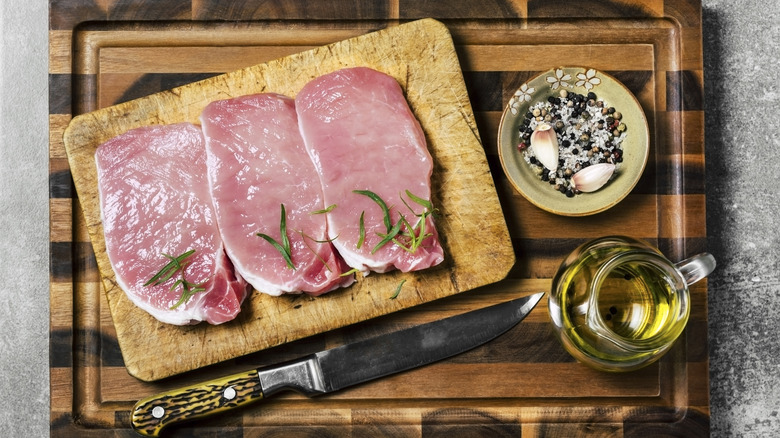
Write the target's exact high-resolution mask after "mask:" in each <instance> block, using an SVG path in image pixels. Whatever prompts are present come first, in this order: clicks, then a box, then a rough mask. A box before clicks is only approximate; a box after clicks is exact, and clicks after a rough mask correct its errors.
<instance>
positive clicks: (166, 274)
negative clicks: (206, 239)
mask: <svg viewBox="0 0 780 438" xmlns="http://www.w3.org/2000/svg"><path fill="white" fill-rule="evenodd" d="M194 253H195V250H194V249H191V250H189V251H186V252H184V253H182V254H181V255H179V256H177V257H174V256H172V255H170V254H165V253H163V255H164V256H165V257H166V258H167V259H168V260H170V262H168V264H167V265H165V266H163V268H162V269H160V271H158V272H157V273H156V274H154V276H153V277H152V278H150V279H149V281H147V282H146V283H144V286H152V285H159V284H162V283H165V282H166V281H168V280H169V279H170V278H171V277H173V276H174V275H175V274H176V273H179V274H180V275H181V278H180V279H178V280H176V281H175V282H174V283H173V286H171V288H170V290H174V289H176V288H177V287H179V286H181V287H182V293H181V296H180V297H179V301H177V302H176V304H174V305H173V306H171V307H170V309H171V310H173V309H175V308H177V307H179V306H180V305H182V304H184V303H186V302H187V301H189V299H190V298H192V296H193V295H195V294H196V293H198V292H203V291H205V290H206V289H205V288H203V287H202V286H203V283H198V284H195V283H190V282H189V281H187V279H186V278H184V268H186V267H187V263H186V262H185V261H186V260H187V258H189V257H190V256H191V255H193V254H194Z"/></svg>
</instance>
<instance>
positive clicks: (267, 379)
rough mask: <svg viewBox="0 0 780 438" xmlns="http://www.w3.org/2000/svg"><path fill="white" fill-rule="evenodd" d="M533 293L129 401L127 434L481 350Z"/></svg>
mask: <svg viewBox="0 0 780 438" xmlns="http://www.w3.org/2000/svg"><path fill="white" fill-rule="evenodd" d="M542 295H544V293H543V292H539V293H536V294H533V295H529V296H526V297H523V298H519V299H515V300H512V301H507V302H504V303H501V304H496V305H493V306H490V307H485V308H482V309H478V310H474V311H471V312H467V313H463V314H460V315H456V316H452V317H449V318H445V319H442V320H438V321H433V322H429V323H427V324H422V325H418V326H414V327H410V328H407V329H404V330H400V331H397V332H393V333H388V334H384V335H380V336H377V337H374V338H370V339H366V340H364V341H360V342H355V343H351V344H346V345H342V346H340V347H335V348H331V349H329V350H325V351H320V352H319V353H314V354H311V355H308V356H304V357H302V358H299V359H296V360H292V361H290V362H286V363H283V364H279V365H273V366H269V367H263V368H258V369H256V370H251V371H246V372H242V373H238V374H233V375H231V376H227V377H222V378H218V379H214V380H211V381H208V382H203V383H199V384H196V385H192V386H188V387H186V388H180V389H174V390H172V391H168V392H164V393H161V394H158V395H154V396H151V397H147V398H145V399H143V400H140V401H139V402H138V403H136V405H135V407H134V408H133V413H132V418H131V420H132V424H133V429H135V431H136V432H138V433H139V434H141V435H144V436H151V437H155V436H159V434H160V432H161V431H162V430H163V428H165V427H167V426H170V425H171V424H175V423H180V422H183V421H189V420H193V419H196V418H201V417H205V416H207V415H212V414H216V413H219V412H224V411H226V410H229V409H234V408H238V407H241V406H245V405H247V404H249V403H252V402H255V401H258V400H261V399H263V398H266V397H268V396H270V395H271V394H273V393H275V392H277V391H280V390H283V389H290V390H295V391H298V392H300V393H303V394H305V395H307V396H315V395H320V394H327V393H329V392H333V391H338V390H340V389H342V388H346V387H347V386H352V385H356V384H358V383H362V382H366V381H369V380H373V379H377V378H380V377H384V376H387V375H390V374H394V373H397V372H400V371H404V370H409V369H412V368H417V367H420V366H423V365H426V364H429V363H432V362H436V361H438V360H441V359H445V358H448V357H450V356H454V355H456V354H460V353H463V352H465V351H467V350H470V349H472V348H474V347H477V346H479V345H482V344H484V343H486V342H488V341H490V340H492V339H494V338H496V337H497V336H499V335H501V334H502V333H504V332H506V331H507V330H509V329H511V328H512V327H514V326H515V325H516V324H517V323H519V322H520V321H522V320H523V318H525V317H526V315H528V314H529V313H530V312H531V310H532V309H533V308H534V307H535V306H536V304H537V303H538V302H539V300H540V299H541V298H542Z"/></svg>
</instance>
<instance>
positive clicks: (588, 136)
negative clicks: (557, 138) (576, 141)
mask: <svg viewBox="0 0 780 438" xmlns="http://www.w3.org/2000/svg"><path fill="white" fill-rule="evenodd" d="M588 140H590V135H588V133H587V132H583V133H582V135H581V136H580V141H581V142H583V143H586V142H587V141H588Z"/></svg>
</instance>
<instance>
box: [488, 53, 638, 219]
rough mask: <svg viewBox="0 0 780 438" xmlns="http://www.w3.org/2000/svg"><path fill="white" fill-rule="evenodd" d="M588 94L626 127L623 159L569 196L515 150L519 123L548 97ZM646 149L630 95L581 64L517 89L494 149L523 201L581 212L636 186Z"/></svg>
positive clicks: (598, 208)
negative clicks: (594, 186) (595, 184)
mask: <svg viewBox="0 0 780 438" xmlns="http://www.w3.org/2000/svg"><path fill="white" fill-rule="evenodd" d="M563 89H565V90H567V91H568V92H569V93H572V92H574V93H579V94H587V93H588V92H591V91H592V92H594V93H596V95H597V96H598V99H601V100H603V101H604V102H605V103H607V104H608V105H609V106H612V107H614V108H616V109H617V110H618V111H620V112H621V113H622V114H623V117H622V120H621V121H622V122H624V123H625V124H626V126H627V127H628V129H627V130H626V132H625V138H624V139H623V143H622V148H623V161H622V162H621V163H620V165H619V167H618V169H617V171H616V172H615V175H614V176H613V178H612V179H611V180H610V181H609V182H608V183H607V184H605V185H604V186H603V187H601V188H600V189H598V190H596V191H594V192H590V193H579V194H577V195H575V196H573V197H567V196H566V195H564V194H562V193H560V192H558V191H556V190H555V188H554V187H553V186H552V185H551V184H550V183H548V182H545V181H542V180H541V179H540V178H539V175H537V174H536V173H535V172H534V170H533V168H532V166H530V165H529V164H528V163H526V161H525V159H524V157H523V153H522V152H520V151H519V150H518V144H519V143H520V133H519V130H518V128H519V126H520V124H521V123H522V122H523V119H524V118H525V114H526V113H527V112H528V110H529V108H530V107H531V106H532V105H534V104H535V103H537V102H540V101H546V100H547V98H548V97H549V96H555V97H557V96H559V95H560V91H561V90H563ZM648 150H649V130H648V126H647V119H646V117H645V113H644V111H643V110H642V107H641V106H640V105H639V101H637V99H636V97H634V95H633V94H632V93H631V92H630V91H629V90H628V89H627V88H626V87H625V86H624V85H623V84H622V83H620V82H619V81H618V80H617V79H615V78H614V77H612V76H610V75H608V74H606V73H603V72H601V71H598V70H595V69H592V68H587V67H558V68H554V69H551V70H548V71H545V72H543V73H541V74H539V75H537V76H535V77H533V78H532V79H530V80H529V81H528V82H526V83H524V84H523V85H521V86H520V88H518V90H517V91H516V92H515V93H514V94H513V95H512V98H511V99H510V100H509V102H508V104H507V106H506V108H505V109H504V113H503V115H502V116H501V123H500V124H499V127H498V153H499V157H500V159H501V166H502V167H503V169H504V173H506V175H507V177H508V178H509V181H510V182H511V183H512V185H513V186H514V187H515V189H516V190H517V191H518V192H520V194H521V195H523V196H524V197H525V198H526V199H528V201H530V202H531V203H532V204H534V205H536V206H537V207H539V208H541V209H543V210H546V211H549V212H551V213H555V214H559V215H563V216H587V215H591V214H595V213H599V212H602V211H604V210H607V209H609V208H610V207H612V206H614V205H616V204H617V203H618V202H620V201H621V200H622V199H623V198H625V197H626V195H628V194H629V193H630V192H631V190H632V189H633V188H634V186H636V183H637V182H638V181H639V178H640V177H641V175H642V172H643V171H644V168H645V164H646V162H647V157H648Z"/></svg>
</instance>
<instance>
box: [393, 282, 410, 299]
mask: <svg viewBox="0 0 780 438" xmlns="http://www.w3.org/2000/svg"><path fill="white" fill-rule="evenodd" d="M404 283H406V279H403V280H401V284H399V285H398V287H397V288H395V293H394V294H393V296H392V297H390V299H391V300H394V299H396V298H398V294H400V293H401V288H402V287H403V286H404Z"/></svg>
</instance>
